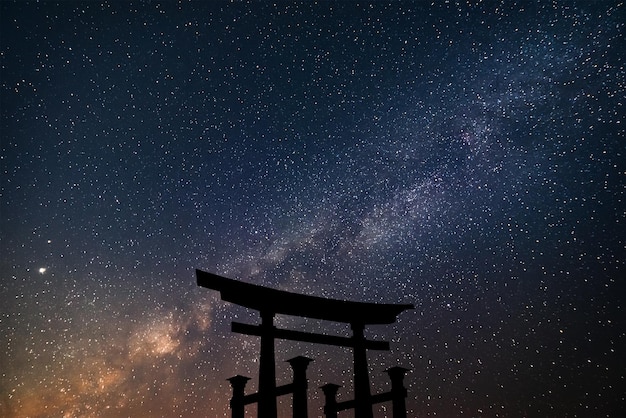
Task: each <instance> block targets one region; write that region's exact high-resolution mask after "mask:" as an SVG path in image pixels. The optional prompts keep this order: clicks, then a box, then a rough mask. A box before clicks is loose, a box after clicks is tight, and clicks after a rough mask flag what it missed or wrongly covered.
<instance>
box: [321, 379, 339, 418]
mask: <svg viewBox="0 0 626 418" xmlns="http://www.w3.org/2000/svg"><path fill="white" fill-rule="evenodd" d="M340 387H341V386H339V385H335V384H333V383H327V384H325V385H324V386H322V391H323V392H324V397H325V398H326V402H325V404H324V415H325V416H326V418H337V390H339V388H340Z"/></svg>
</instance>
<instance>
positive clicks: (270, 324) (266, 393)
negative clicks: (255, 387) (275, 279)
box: [257, 311, 278, 418]
mask: <svg viewBox="0 0 626 418" xmlns="http://www.w3.org/2000/svg"><path fill="white" fill-rule="evenodd" d="M258 393H259V405H258V409H257V411H258V414H257V415H258V417H259V418H277V417H276V415H277V413H278V412H277V408H276V360H275V357H274V312H267V311H262V312H261V355H260V358H259V392H258Z"/></svg>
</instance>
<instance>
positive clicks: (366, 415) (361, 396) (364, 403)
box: [351, 323, 374, 418]
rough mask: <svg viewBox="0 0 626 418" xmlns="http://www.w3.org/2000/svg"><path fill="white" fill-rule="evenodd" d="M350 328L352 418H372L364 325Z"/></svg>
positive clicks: (355, 324) (357, 324) (354, 324)
mask: <svg viewBox="0 0 626 418" xmlns="http://www.w3.org/2000/svg"><path fill="white" fill-rule="evenodd" d="M351 326H352V332H353V335H352V338H353V339H354V402H355V406H354V417H355V418H373V417H374V415H373V413H372V400H371V396H372V395H371V392H370V379H369V370H368V367H367V349H366V347H365V336H364V334H363V331H364V329H365V325H363V324H360V323H352V324H351Z"/></svg>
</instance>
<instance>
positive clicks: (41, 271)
mask: <svg viewBox="0 0 626 418" xmlns="http://www.w3.org/2000/svg"><path fill="white" fill-rule="evenodd" d="M46 270H47V269H46V268H45V267H40V268H39V274H44V273H45V272H46Z"/></svg>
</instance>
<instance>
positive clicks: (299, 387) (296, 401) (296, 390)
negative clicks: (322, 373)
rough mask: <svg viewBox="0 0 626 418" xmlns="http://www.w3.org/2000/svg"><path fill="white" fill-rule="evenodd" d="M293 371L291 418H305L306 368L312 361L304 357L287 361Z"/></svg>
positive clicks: (307, 384) (306, 408)
mask: <svg viewBox="0 0 626 418" xmlns="http://www.w3.org/2000/svg"><path fill="white" fill-rule="evenodd" d="M287 361H288V362H289V364H290V365H291V369H292V370H293V418H307V417H308V405H307V388H308V386H309V383H308V381H307V378H306V368H307V367H308V365H309V363H310V362H311V361H313V360H311V359H310V358H307V357H304V356H298V357H294V358H292V359H290V360H287Z"/></svg>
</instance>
